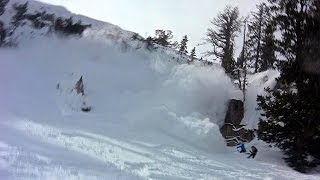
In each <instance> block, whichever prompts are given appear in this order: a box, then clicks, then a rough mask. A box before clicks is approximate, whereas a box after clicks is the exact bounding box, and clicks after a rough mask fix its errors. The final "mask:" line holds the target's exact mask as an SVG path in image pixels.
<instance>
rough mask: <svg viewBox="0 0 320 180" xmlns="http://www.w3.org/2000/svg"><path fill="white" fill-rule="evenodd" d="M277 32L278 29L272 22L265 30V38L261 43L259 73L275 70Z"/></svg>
mask: <svg viewBox="0 0 320 180" xmlns="http://www.w3.org/2000/svg"><path fill="white" fill-rule="evenodd" d="M275 31H276V27H275V25H274V23H273V22H270V23H269V24H268V25H267V26H266V29H265V30H264V36H263V38H262V42H261V63H260V67H259V69H258V71H259V72H261V71H266V70H267V69H269V68H275V62H277V57H276V51H277V47H276V38H275V35H274V32H275Z"/></svg>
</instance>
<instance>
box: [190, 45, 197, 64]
mask: <svg viewBox="0 0 320 180" xmlns="http://www.w3.org/2000/svg"><path fill="white" fill-rule="evenodd" d="M196 57H197V56H196V47H194V48H193V49H192V50H191V53H190V61H189V63H192V62H193V61H194V60H195V59H196Z"/></svg>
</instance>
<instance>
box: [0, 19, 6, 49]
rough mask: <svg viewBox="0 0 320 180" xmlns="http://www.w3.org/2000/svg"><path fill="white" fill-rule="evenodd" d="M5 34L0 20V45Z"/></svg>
mask: <svg viewBox="0 0 320 180" xmlns="http://www.w3.org/2000/svg"><path fill="white" fill-rule="evenodd" d="M6 36H7V33H6V29H5V27H4V23H3V22H1V21H0V47H1V46H2V45H3V44H4V41H5V38H6Z"/></svg>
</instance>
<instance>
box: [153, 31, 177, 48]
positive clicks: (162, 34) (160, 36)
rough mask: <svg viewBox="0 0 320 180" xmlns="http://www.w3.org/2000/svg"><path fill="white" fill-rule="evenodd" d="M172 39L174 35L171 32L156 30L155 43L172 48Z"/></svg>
mask: <svg viewBox="0 0 320 180" xmlns="http://www.w3.org/2000/svg"><path fill="white" fill-rule="evenodd" d="M172 38H173V35H172V31H171V30H156V31H155V37H154V38H153V42H154V43H156V44H158V45H161V46H164V47H170V45H171V41H170V40H171V39H172Z"/></svg>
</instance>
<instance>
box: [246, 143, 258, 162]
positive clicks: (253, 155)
mask: <svg viewBox="0 0 320 180" xmlns="http://www.w3.org/2000/svg"><path fill="white" fill-rule="evenodd" d="M257 152H258V149H257V148H256V147H254V146H251V150H250V155H249V156H248V158H251V157H252V159H254V158H255V157H256V155H257Z"/></svg>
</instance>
